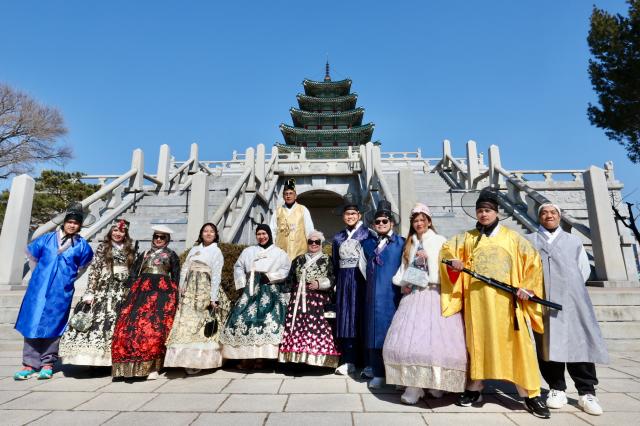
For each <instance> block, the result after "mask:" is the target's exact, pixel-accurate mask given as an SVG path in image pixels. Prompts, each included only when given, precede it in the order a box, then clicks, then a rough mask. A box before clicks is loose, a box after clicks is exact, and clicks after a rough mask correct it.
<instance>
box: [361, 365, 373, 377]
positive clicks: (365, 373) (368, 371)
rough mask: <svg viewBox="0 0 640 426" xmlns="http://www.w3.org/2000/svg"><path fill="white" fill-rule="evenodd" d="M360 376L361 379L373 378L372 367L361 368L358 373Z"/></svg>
mask: <svg viewBox="0 0 640 426" xmlns="http://www.w3.org/2000/svg"><path fill="white" fill-rule="evenodd" d="M360 377H362V378H363V379H373V367H369V366H367V367H365V368H363V369H362V373H360Z"/></svg>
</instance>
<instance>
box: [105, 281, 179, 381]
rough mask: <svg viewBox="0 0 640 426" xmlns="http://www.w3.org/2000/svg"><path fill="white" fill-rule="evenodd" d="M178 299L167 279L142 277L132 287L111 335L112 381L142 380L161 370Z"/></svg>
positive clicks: (172, 283)
mask: <svg viewBox="0 0 640 426" xmlns="http://www.w3.org/2000/svg"><path fill="white" fill-rule="evenodd" d="M177 298H178V286H177V284H176V283H175V282H173V281H171V279H170V278H169V277H168V276H165V275H160V274H145V273H143V274H142V275H141V276H140V277H139V278H138V279H137V280H136V282H135V283H133V285H132V286H131V290H130V292H129V295H128V296H127V299H126V301H125V303H124V305H123V307H122V310H121V311H120V316H119V317H118V321H117V322H116V327H115V331H114V333H113V342H112V344H111V356H112V358H113V367H112V375H113V377H144V376H148V375H149V373H152V372H154V371H158V370H160V368H162V362H163V359H164V355H165V351H166V347H165V341H166V340H167V337H168V335H169V331H170V330H171V326H172V325H173V318H174V316H175V314H176V305H177Z"/></svg>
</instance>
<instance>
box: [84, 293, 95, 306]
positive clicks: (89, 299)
mask: <svg viewBox="0 0 640 426" xmlns="http://www.w3.org/2000/svg"><path fill="white" fill-rule="evenodd" d="M82 301H83V302H84V303H89V304H91V303H93V294H91V293H85V295H84V296H82Z"/></svg>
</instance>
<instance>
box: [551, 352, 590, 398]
mask: <svg viewBox="0 0 640 426" xmlns="http://www.w3.org/2000/svg"><path fill="white" fill-rule="evenodd" d="M538 363H539V364H540V373H542V377H544V380H545V381H546V382H547V383H548V384H549V388H551V389H555V390H559V391H565V390H566V389H567V384H566V382H565V380H564V366H565V363H564V362H555V361H544V360H542V359H540V358H538ZM566 366H567V371H569V376H571V379H573V383H575V385H576V389H577V390H578V395H586V394H591V395H595V394H596V389H595V385H597V384H598V378H597V377H596V366H595V364H594V363H592V362H567V363H566Z"/></svg>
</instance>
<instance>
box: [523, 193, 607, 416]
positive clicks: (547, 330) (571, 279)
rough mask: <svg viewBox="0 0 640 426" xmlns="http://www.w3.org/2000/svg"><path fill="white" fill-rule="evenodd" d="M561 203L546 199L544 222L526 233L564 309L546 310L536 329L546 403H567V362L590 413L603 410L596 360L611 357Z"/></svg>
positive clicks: (548, 292) (583, 258) (552, 296)
mask: <svg viewBox="0 0 640 426" xmlns="http://www.w3.org/2000/svg"><path fill="white" fill-rule="evenodd" d="M560 218H561V211H560V207H558V206H557V205H555V204H552V203H545V204H543V205H541V206H540V208H539V209H538V219H539V221H540V227H539V228H538V232H536V233H533V234H529V235H528V236H527V238H528V239H529V240H530V241H531V243H532V244H533V245H534V246H535V248H536V249H537V250H538V251H539V252H540V256H541V258H542V265H543V270H544V287H545V296H546V298H547V299H549V300H551V301H553V302H556V303H559V304H561V305H562V307H563V308H562V310H561V311H557V310H550V309H547V310H545V312H544V334H543V335H540V334H536V335H535V338H536V346H537V350H538V361H539V365H540V372H541V373H542V377H544V379H545V381H546V382H547V383H548V384H549V388H550V390H549V395H548V396H547V406H548V407H549V408H562V407H563V406H564V405H565V404H566V403H567V396H566V394H565V390H566V389H567V385H566V383H565V380H564V370H565V365H566V367H567V370H568V372H569V375H570V376H571V378H572V379H573V381H574V383H575V386H576V389H577V390H578V395H579V397H578V405H579V406H580V408H582V409H583V410H584V411H585V412H586V413H588V414H592V415H600V414H602V408H601V407H600V405H599V403H598V399H597V398H596V396H595V395H596V391H595V385H597V384H598V379H597V377H596V367H595V363H603V364H606V363H608V361H609V356H608V354H607V349H606V346H605V343H604V340H603V338H602V333H601V332H600V327H599V326H598V320H597V319H596V315H595V312H594V310H593V306H592V304H591V299H590V298H589V294H588V292H587V288H586V286H585V282H586V281H587V279H588V278H589V275H590V273H591V268H590V266H589V259H588V258H587V253H586V252H585V250H584V247H583V246H582V241H581V240H580V238H578V237H577V236H575V235H571V234H569V233H567V232H565V231H564V230H562V228H560Z"/></svg>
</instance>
